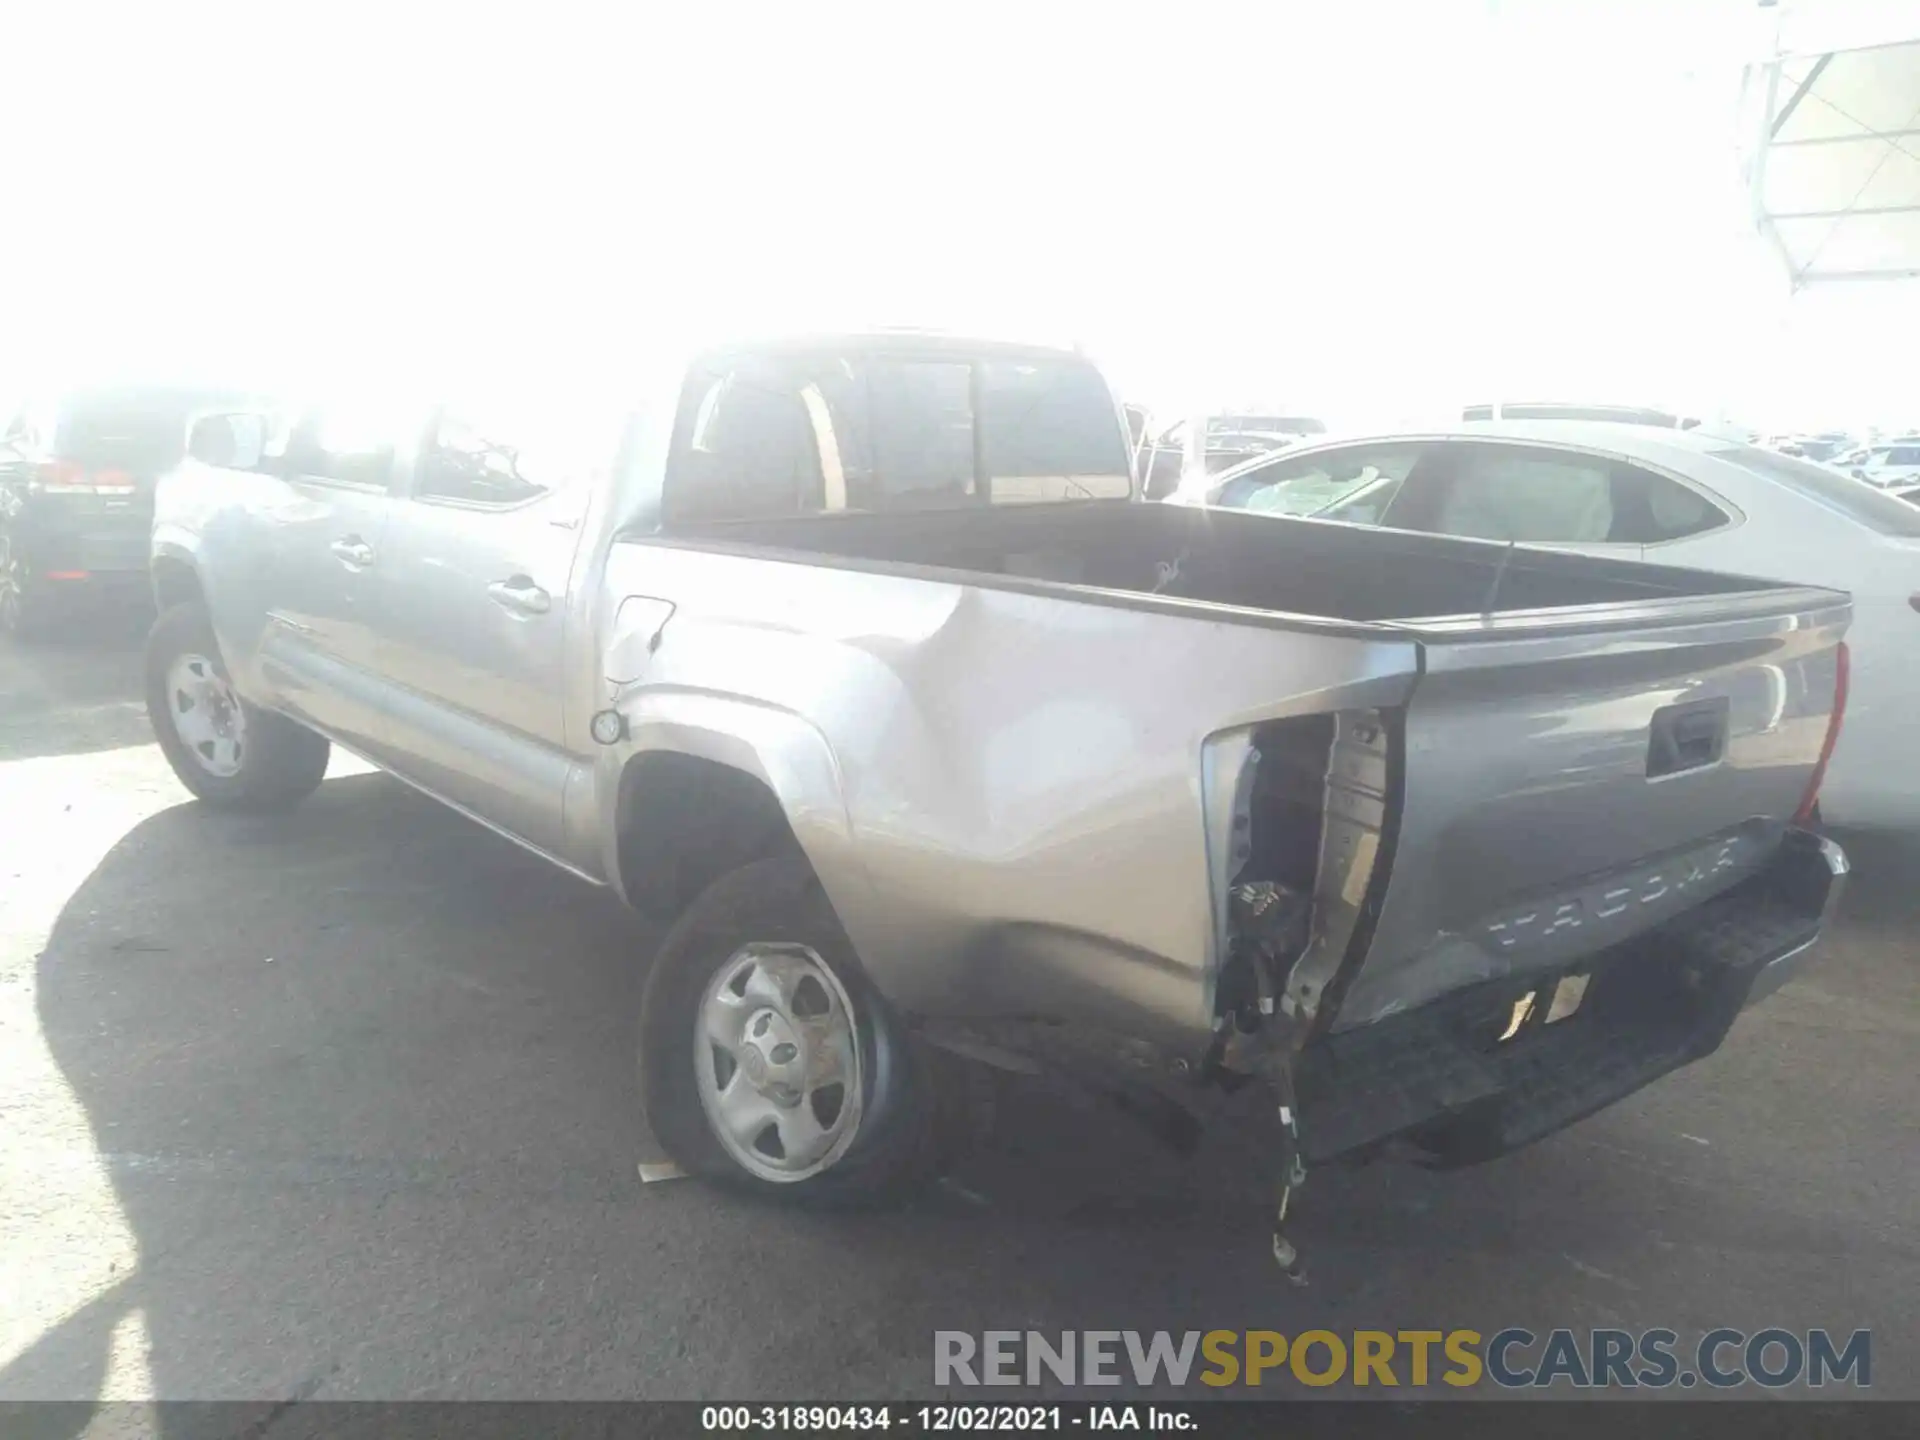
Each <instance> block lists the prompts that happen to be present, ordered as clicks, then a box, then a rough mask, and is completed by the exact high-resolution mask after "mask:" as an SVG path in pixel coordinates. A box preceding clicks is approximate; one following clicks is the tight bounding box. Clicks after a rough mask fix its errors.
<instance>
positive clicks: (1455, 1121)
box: [1297, 830, 1847, 1164]
mask: <svg viewBox="0 0 1920 1440" xmlns="http://www.w3.org/2000/svg"><path fill="white" fill-rule="evenodd" d="M1846 875H1847V859H1846V855H1845V853H1844V852H1843V851H1842V850H1841V849H1840V847H1839V846H1837V845H1835V844H1834V843H1833V842H1832V841H1830V840H1827V839H1824V838H1822V837H1820V836H1816V835H1813V834H1811V833H1810V832H1807V831H1801V830H1793V831H1789V832H1788V834H1787V836H1786V839H1785V841H1784V843H1783V845H1782V846H1781V849H1780V851H1779V853H1778V855H1777V856H1776V857H1775V859H1774V860H1773V861H1772V862H1771V863H1770V864H1769V865H1768V866H1767V867H1766V868H1765V869H1764V870H1762V871H1761V872H1759V873H1758V874H1755V875H1753V876H1752V877H1750V878H1749V879H1747V880H1746V881H1743V882H1742V883H1741V884H1739V885H1738V886H1736V887H1734V888H1733V889H1731V890H1728V891H1726V892H1725V893H1723V894H1721V895H1718V896H1716V897H1714V898H1713V899H1712V900H1709V901H1707V902H1706V903H1704V904H1702V905H1699V906H1697V907H1696V908H1694V909H1692V910H1689V911H1687V912H1686V913H1684V914H1682V915H1679V916H1677V917H1675V918H1674V919H1673V920H1670V921H1668V922H1667V923H1666V924H1664V925H1661V926H1660V927H1658V928H1657V929H1655V930H1652V931H1649V932H1647V933H1645V934H1642V935H1639V936H1637V937H1635V938H1634V939H1633V940H1631V941H1628V942H1626V943H1623V944H1621V945H1618V946H1615V947H1614V948H1613V949H1611V950H1608V951H1604V952H1602V953H1601V954H1599V955H1595V956H1590V957H1587V958H1586V959H1584V960H1582V961H1580V962H1579V963H1578V964H1576V965H1573V966H1570V967H1567V968H1566V969H1564V970H1561V971H1557V972H1550V973H1544V974H1533V975H1529V976H1527V977H1525V978H1523V979H1509V980H1501V981H1490V982H1487V983H1485V984H1480V985H1475V986H1472V987H1469V988H1467V989H1464V990H1461V991H1457V992H1455V993H1453V994H1451V995H1448V996H1446V997H1444V998H1442V999H1440V1000H1437V1001H1435V1002H1433V1003H1431V1004H1428V1005H1425V1006H1422V1007H1421V1008H1420V1009H1418V1010H1415V1011H1411V1012H1408V1013H1406V1014H1402V1015H1396V1016H1391V1017H1389V1018H1387V1019H1384V1020H1380V1021H1377V1022H1375V1023H1373V1024H1370V1025H1366V1026H1362V1027H1359V1028H1357V1029H1354V1030H1349V1031H1343V1032H1338V1033H1334V1034H1330V1035H1326V1036H1323V1037H1322V1038H1321V1039H1319V1040H1317V1041H1315V1042H1314V1043H1313V1044H1311V1045H1309V1046H1308V1047H1307V1049H1306V1050H1305V1051H1304V1052H1303V1053H1302V1054H1301V1056H1300V1059H1299V1061H1298V1066H1297V1083H1298V1087H1299V1097H1300V1103H1301V1117H1302V1129H1301V1136H1300V1143H1301V1149H1302V1153H1303V1154H1304V1155H1305V1157H1306V1158H1307V1159H1308V1160H1310V1161H1326V1160H1330V1159H1335V1158H1339V1157H1342V1156H1351V1155H1356V1154H1361V1153H1364V1152H1367V1151H1369V1150H1372V1149H1376V1148H1378V1147H1380V1146H1383V1145H1385V1144H1386V1143H1387V1142H1389V1141H1394V1140H1405V1141H1411V1142H1412V1143H1414V1144H1415V1145H1417V1146H1419V1147H1421V1148H1422V1149H1424V1150H1426V1151H1427V1152H1428V1153H1429V1154H1430V1156H1431V1157H1432V1158H1433V1160H1434V1161H1435V1162H1436V1163H1439V1164H1467V1163H1473V1162H1475V1161H1480V1160H1486V1159H1490V1158H1492V1157H1493V1156H1496V1155H1500V1154H1503V1153H1505V1152H1506V1151H1509V1150H1513V1149H1517V1148H1518V1147H1520V1146H1522V1145H1526V1144H1530V1143H1532V1142H1533V1141H1535V1140H1538V1139H1540V1138H1541V1137H1542V1136H1545V1135H1549V1134H1551V1133H1552V1132H1553V1131H1555V1130H1558V1129H1560V1128H1562V1127H1563V1126H1566V1125H1569V1124H1571V1123H1572V1122H1574V1121H1575V1120H1578V1119H1580V1118H1582V1117H1583V1116H1586V1115H1590V1114H1592V1113H1593V1112H1594V1111H1596V1110H1600V1109H1602V1108H1604V1107H1606V1106H1608V1105H1611V1104H1613V1103H1614V1102H1615V1101H1617V1100H1620V1099H1622V1098H1624V1097H1625V1096H1627V1095H1630V1094H1632V1093H1633V1092H1634V1091H1635V1090H1638V1089H1640V1088H1641V1087H1642V1086H1644V1085H1646V1084H1648V1083H1649V1082H1651V1081H1653V1080H1655V1079H1657V1078H1658V1077H1660V1076H1661V1075H1664V1074H1666V1073H1668V1072H1669V1071H1672V1070H1675V1069H1678V1068H1679V1067H1680V1066H1682V1065H1685V1064H1688V1063H1689V1062H1691V1061H1694V1060H1698V1059H1699V1058H1701V1057H1702V1056H1704V1055H1708V1054H1711V1053H1712V1052H1713V1051H1714V1050H1716V1049H1718V1048H1719V1045H1720V1042H1721V1041H1722V1040H1723V1039H1724V1038H1725V1037H1726V1034H1727V1031H1728V1030H1729V1029H1730V1028H1731V1026H1732V1024H1733V1022H1734V1019H1735V1017H1736V1016H1738V1015H1739V1013H1740V1011H1741V1010H1743V1009H1744V1008H1746V1007H1747V1006H1748V1005H1751V1004H1754V1003H1756V1002H1757V1001H1759V1000H1761V999H1764V998H1765V997H1766V996H1768V995H1771V994H1772V993H1773V992H1774V991H1775V990H1777V989H1779V988H1780V986H1781V985H1783V984H1785V983H1786V981H1787V980H1789V979H1791V978H1792V977H1793V975H1794V974H1795V973H1796V971H1797V970H1798V968H1799V966H1800V964H1801V963H1802V961H1803V960H1804V958H1805V957H1806V955H1807V953H1808V952H1809V950H1810V949H1811V948H1812V946H1813V945H1814V943H1815V941H1816V940H1817V939H1818V938H1819V934H1820V931H1821V929H1822V927H1823V926H1824V924H1825V923H1826V921H1827V919H1828V917H1829V915H1830V914H1831V913H1832V910H1833V907H1834V905H1835V904H1836V903H1837V901H1838V899H1839V896H1840V893H1841V891H1842V890H1843V888H1844V886H1845V879H1846ZM1564 982H1571V983H1570V984H1567V985H1566V987H1565V989H1564V990H1563V988H1562V987H1563V983H1564ZM1575 995H1577V996H1578V1001H1577V1008H1571V1010H1570V1013H1566V1010H1567V1007H1566V1006H1565V1005H1564V1004H1563V1005H1562V1006H1560V1007H1556V1005H1555V1003H1554V1002H1555V999H1556V997H1561V998H1562V999H1563V1000H1564V999H1565V998H1567V997H1572V996H1575Z"/></svg>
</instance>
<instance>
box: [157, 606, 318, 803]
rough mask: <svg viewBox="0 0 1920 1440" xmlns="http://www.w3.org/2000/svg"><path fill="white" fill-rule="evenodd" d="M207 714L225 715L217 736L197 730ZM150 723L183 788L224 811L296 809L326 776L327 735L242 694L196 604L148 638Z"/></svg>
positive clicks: (175, 611) (162, 620)
mask: <svg viewBox="0 0 1920 1440" xmlns="http://www.w3.org/2000/svg"><path fill="white" fill-rule="evenodd" d="M183 710H184V713H183ZM207 713H216V714H219V715H221V716H224V725H222V724H221V723H220V722H219V721H216V722H214V723H215V725H216V727H217V728H216V731H215V733H212V734H209V733H208V732H206V731H203V730H196V729H193V728H192V727H193V726H195V725H196V724H198V723H199V722H198V720H197V717H198V716H199V715H202V714H207ZM147 718H148V720H149V721H151V723H152V725H153V733H154V736H155V737H156V738H157V739H158V740H159V741H160V749H161V751H162V752H163V753H164V754H165V755H166V757H167V763H168V764H169V765H171V766H172V767H173V773H174V774H175V775H177V776H179V777H180V783H181V784H182V785H185V786H186V787H187V789H189V790H191V791H192V792H193V793H194V794H195V795H197V796H198V797H199V798H200V799H202V800H204V801H206V802H207V803H208V804H209V805H215V806H218V807H220V808H221V809H223V810H242V811H252V812H262V811H276V810H289V809H291V808H292V807H293V806H295V805H297V804H299V803H300V802H301V801H302V800H304V799H306V797H307V796H309V795H311V794H312V793H313V792H314V791H315V790H316V789H317V788H319V785H320V782H321V780H323V779H324V778H326V773H327V758H328V755H329V753H330V751H331V750H332V747H331V746H330V745H329V744H328V743H327V741H326V739H325V737H323V736H320V735H316V734H314V733H313V732H312V731H311V730H308V729H306V728H304V727H303V726H301V725H298V724H296V723H295V722H293V721H292V720H289V719H288V718H287V717H286V716H284V715H277V714H275V713H274V712H273V711H271V710H262V709H260V708H259V707H258V706H256V705H252V704H249V703H248V702H247V701H245V700H243V699H241V698H240V697H239V695H238V694H237V693H235V691H234V689H233V683H232V680H231V679H230V678H229V676H228V674H227V666H226V662H225V661H224V660H223V659H221V657H220V644H219V641H218V640H216V639H215V638H214V633H213V625H212V622H211V621H209V620H208V618H207V611H206V607H205V606H204V605H201V604H199V603H197V602H196V603H193V604H187V605H175V606H173V607H172V608H170V609H167V610H163V611H161V612H160V617H159V618H158V619H157V620H155V621H154V623H153V629H152V630H151V631H149V632H148V634H147ZM183 727H186V728H185V731H184V733H183Z"/></svg>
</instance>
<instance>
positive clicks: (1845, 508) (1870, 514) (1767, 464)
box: [1708, 445, 1920, 537]
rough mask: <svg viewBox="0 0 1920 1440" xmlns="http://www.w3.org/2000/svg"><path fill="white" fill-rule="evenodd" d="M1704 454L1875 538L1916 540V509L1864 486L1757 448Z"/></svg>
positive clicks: (1919, 533) (1919, 531) (1919, 525)
mask: <svg viewBox="0 0 1920 1440" xmlns="http://www.w3.org/2000/svg"><path fill="white" fill-rule="evenodd" d="M1708 453H1709V454H1711V455H1712V456H1713V457H1714V459H1716V460H1720V461H1723V462H1724V463H1726V464H1729V465H1738V466H1740V468H1741V469H1743V470H1747V471H1750V472H1751V473H1753V474H1755V475H1759V476H1761V477H1762V478H1764V479H1767V480H1772V481H1774V482H1775V483H1776V484H1780V485H1785V486H1786V487H1787V488H1788V489H1790V490H1794V491H1797V492H1799V493H1800V494H1802V495H1804V496H1806V497H1807V498H1808V499H1809V500H1812V501H1813V502H1814V503H1815V504H1817V505H1819V506H1821V507H1822V508H1824V509H1827V510H1832V511H1835V512H1836V513H1838V514H1841V515H1844V516H1846V517H1847V519H1849V520H1852V521H1853V522H1855V523H1856V524H1859V525H1864V526H1866V527H1867V528H1868V529H1869V530H1872V531H1873V532H1874V533H1875V534H1879V535H1903V536H1913V537H1920V509H1915V508H1914V507H1913V506H1911V505H1908V504H1906V503H1904V502H1902V501H1901V500H1898V499H1896V498H1895V497H1894V496H1892V495H1888V494H1886V493H1885V492H1884V491H1880V490H1876V489H1874V488H1873V486H1871V485H1869V484H1867V482H1866V481H1864V480H1856V479H1854V478H1853V477H1852V476H1851V475H1847V474H1844V473H1842V472H1841V471H1838V470H1831V469H1829V468H1827V467H1826V466H1825V465H1816V464H1814V463H1813V462H1812V461H1811V460H1797V459H1795V458H1794V457H1793V456H1791V455H1781V454H1779V453H1777V452H1776V451H1772V450H1763V449H1761V448H1760V447H1759V446H1757V445H1729V446H1727V447H1726V448H1725V449H1719V450H1712V451H1709V452H1708Z"/></svg>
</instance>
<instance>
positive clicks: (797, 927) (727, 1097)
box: [640, 858, 939, 1205]
mask: <svg viewBox="0 0 1920 1440" xmlns="http://www.w3.org/2000/svg"><path fill="white" fill-rule="evenodd" d="M640 1082H641V1091H642V1096H643V1100H644V1104H645V1108H646V1115H647V1120H648V1123H649V1124H650V1125H651V1126H652V1127H653V1132H654V1135H655V1136H656V1137H657V1138H658V1139H659V1141H660V1143H661V1145H662V1146H664V1147H665V1149H666V1151H667V1153H668V1154H669V1155H671V1156H672V1157H673V1158H674V1160H675V1161H677V1162H678V1163H679V1165H680V1166H681V1168H683V1169H685V1170H686V1171H688V1172H689V1173H691V1174H697V1175H702V1176H705V1177H707V1178H709V1179H713V1180H717V1181H720V1182H722V1183H724V1184H728V1185H732V1186H734V1187H735V1188H738V1189H744V1190H748V1191H752V1192H757V1193H760V1194H764V1195H770V1196H778V1197H779V1198H781V1199H790V1200H795V1201H800V1202H803V1203H814V1204H825V1205H857V1204H872V1203H876V1202H883V1201H887V1200H892V1199H896V1198H899V1197H901V1196H902V1195H904V1194H905V1193H907V1192H908V1191H909V1190H911V1189H912V1188H913V1187H914V1186H916V1185H917V1184H918V1183H920V1182H921V1181H923V1180H925V1179H927V1178H929V1177H930V1176H931V1174H932V1173H933V1171H934V1169H935V1168H936V1160H937V1152H938V1149H939V1146H938V1145H937V1144H936V1137H935V1131H936V1127H935V1125H934V1123H933V1122H934V1107H933V1103H932V1084H931V1080H930V1075H929V1070H928V1062H927V1059H926V1057H925V1056H924V1054H923V1053H921V1051H920V1049H919V1047H918V1046H917V1045H916V1043H915V1042H914V1040H913V1037H912V1036H910V1035H909V1034H908V1033H907V1031H906V1029H905V1027H904V1026H903V1025H902V1024H901V1023H900V1021H899V1020H898V1018H897V1017H896V1016H895V1015H894V1014H893V1013H892V1012H891V1011H890V1010H889V1009H888V1008H887V1006H886V1004H885V1002H884V1001H882V1000H881V999H880V997H879V996H878V995H876V994H875V993H874V992H873V990H872V987H871V985H870V984H869V983H868V982H867V980H866V977H865V976H864V974H863V973H862V972H861V970H860V966H859V963H858V961H857V960H856V959H855V957H854V953H853V946H852V944H851V943H850V942H849V941H848V939H847V937H846V933H845V932H844V931H843V930H842V929H841V928H840V922H839V920H838V918H837V917H836V916H835V915H834V913H833V907H832V905H831V904H830V903H829V902H828V900H827V896H826V893H825V891H823V890H822V889H821V887H820V882H819V881H818V880H817V879H816V878H815V877H814V874H813V871H812V869H811V868H810V867H809V866H808V865H807V864H806V862H805V861H804V860H803V859H799V858H778V859H771V860H760V861H755V862H754V863H752V864H750V865H745V866H742V867H741V868H740V869H738V870H735V871H732V872H731V873H729V874H727V875H725V876H722V877H721V878H720V879H719V880H718V881H716V882H715V883H714V884H713V885H712V886H710V887H709V888H708V889H707V890H706V891H705V892H704V893H702V894H701V896H700V897H699V899H697V900H695V901H694V903H693V905H692V906H691V907H690V908H689V909H688V910H687V912H686V913H685V914H684V915H683V916H682V917H681V918H680V921H679V923H678V924H676V925H675V926H674V927H673V930H672V931H671V932H670V933H669V934H668V936H667V938H666V939H665V941H663V942H662V944H661V946H660V953H659V955H658V957H657V958H656V959H655V961H654V966H653V972H652V974H650V975H649V976H648V977H647V985H646V991H645V995H644V997H643V999H642V1002H641V1012H640Z"/></svg>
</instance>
